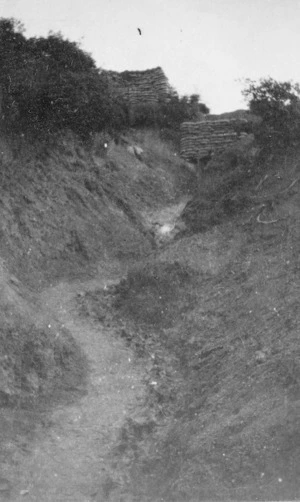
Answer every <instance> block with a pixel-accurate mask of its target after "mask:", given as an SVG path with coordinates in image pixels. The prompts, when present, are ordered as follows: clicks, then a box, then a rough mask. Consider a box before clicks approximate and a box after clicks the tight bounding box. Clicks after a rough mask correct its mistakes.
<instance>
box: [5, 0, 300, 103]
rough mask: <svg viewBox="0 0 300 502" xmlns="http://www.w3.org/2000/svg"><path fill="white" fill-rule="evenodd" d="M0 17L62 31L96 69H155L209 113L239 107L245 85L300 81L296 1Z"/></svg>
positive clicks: (34, 10)
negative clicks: (197, 98)
mask: <svg viewBox="0 0 300 502" xmlns="http://www.w3.org/2000/svg"><path fill="white" fill-rule="evenodd" d="M0 17H4V18H8V17H13V18H15V19H17V20H20V21H21V22H22V23H23V24H24V27H25V29H26V32H25V35H26V36H28V37H32V36H47V35H48V33H49V31H53V32H55V33H57V32H61V33H62V34H63V35H64V36H65V37H66V38H68V39H69V40H71V41H75V42H78V43H79V44H80V46H81V48H82V49H83V50H85V51H87V52H89V53H90V54H91V55H92V57H93V59H94V60H95V61H96V64H97V66H98V67H100V68H103V69H107V70H115V71H124V70H145V69H147V68H154V67H156V66H161V67H162V68H163V70H164V72H165V74H166V76H167V77H168V79H169V82H170V84H171V85H172V86H173V87H175V89H176V90H177V91H178V93H179V94H180V95H184V94H195V93H196V94H200V96H201V100H202V102H204V103H205V104H206V105H207V106H208V107H209V108H210V110H211V113H223V112H229V111H233V110H236V109H240V108H246V107H247V104H246V103H245V101H244V99H243V97H242V94H241V90H242V89H243V88H244V87H245V83H244V81H245V79H247V78H250V79H253V80H259V79H260V78H264V77H272V78H275V79H276V80H280V81H284V80H292V81H294V82H300V0H0ZM138 28H140V30H141V35H140V34H139V31H138Z"/></svg>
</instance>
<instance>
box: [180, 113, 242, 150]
mask: <svg viewBox="0 0 300 502" xmlns="http://www.w3.org/2000/svg"><path fill="white" fill-rule="evenodd" d="M246 124H247V121H246V120H202V121H199V122H183V124H181V139H180V152H181V156H182V157H183V158H184V159H185V160H201V159H203V158H204V157H207V156H208V155H210V154H212V153H216V152H220V151H223V150H224V149H226V148H227V147H228V146H230V145H231V144H232V143H234V142H235V141H237V140H238V139H239V137H240V134H241V129H242V126H243V125H246Z"/></svg>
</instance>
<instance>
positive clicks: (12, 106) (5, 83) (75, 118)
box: [0, 19, 125, 137]
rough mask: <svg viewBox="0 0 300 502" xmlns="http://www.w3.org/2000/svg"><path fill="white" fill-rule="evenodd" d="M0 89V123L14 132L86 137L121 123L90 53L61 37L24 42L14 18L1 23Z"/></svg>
mask: <svg viewBox="0 0 300 502" xmlns="http://www.w3.org/2000/svg"><path fill="white" fill-rule="evenodd" d="M0 85H1V89H2V122H3V123H4V126H6V127H7V128H9V129H12V130H16V131H24V130H25V131H34V132H35V133H40V132H45V131H46V132H55V131H58V130H62V129H70V130H72V131H74V132H75V133H77V134H79V135H80V136H82V137H86V136H88V135H89V134H90V133H92V132H96V131H100V130H102V129H104V128H112V127H115V128H117V127H118V126H119V125H122V123H123V122H124V120H125V118H124V110H123V109H122V103H120V101H119V100H117V99H115V96H114V95H113V94H112V92H111V89H110V87H109V84H108V82H107V79H105V77H104V76H103V75H102V73H101V72H100V71H99V70H98V69H97V67H96V64H95V62H94V60H93V59H92V57H91V56H90V55H89V54H87V53H86V52H84V51H83V50H81V49H80V47H78V45H77V44H76V43H75V42H70V41H69V40H65V39H64V38H63V37H62V35H61V34H53V33H51V34H50V35H49V36H48V37H47V38H43V37H40V38H29V39H26V38H25V36H24V29H23V26H22V25H21V23H19V22H18V21H15V20H13V19H0Z"/></svg>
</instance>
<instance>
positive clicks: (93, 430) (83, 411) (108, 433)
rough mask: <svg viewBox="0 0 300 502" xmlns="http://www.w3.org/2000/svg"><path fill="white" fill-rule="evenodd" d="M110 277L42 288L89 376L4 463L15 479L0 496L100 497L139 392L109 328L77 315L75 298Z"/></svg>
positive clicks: (137, 376)
mask: <svg viewBox="0 0 300 502" xmlns="http://www.w3.org/2000/svg"><path fill="white" fill-rule="evenodd" d="M111 282H112V281H111ZM111 282H109V281H105V280H103V279H101V280H93V281H88V282H86V283H78V282H77V283H73V284H69V283H60V284H58V285H57V286H54V287H51V288H49V289H47V290H45V291H44V292H43V293H42V295H41V301H42V302H43V304H44V307H45V311H47V315H48V316H49V314H52V315H53V317H55V318H58V320H60V321H61V322H62V323H63V324H64V326H65V327H66V328H67V329H68V330H69V331H70V332H71V334H72V335H73V337H74V338H75V340H76V341H77V342H78V344H80V345H81V346H82V348H83V350H84V351H85V353H86V355H87V357H88V360H89V366H90V368H89V369H90V378H89V382H88V386H87V389H86V392H85V395H84V396H83V397H82V398H81V399H80V400H79V401H78V402H73V403H71V404H69V405H65V404H62V405H60V406H58V407H57V408H56V409H55V410H54V411H53V412H52V413H51V416H50V418H49V417H48V420H47V424H46V425H45V424H44V425H43V426H42V425H40V426H38V427H37V429H36V431H35V434H34V435H33V441H32V443H31V444H29V445H28V444H27V445H26V449H25V450H23V451H22V450H19V451H18V452H17V451H16V453H15V458H14V461H13V462H12V465H10V468H9V478H10V480H14V482H13V483H14V484H12V485H11V490H9V489H5V486H4V485H3V490H2V492H1V491H0V500H6V499H7V500H14V501H16V502H18V501H20V500H24V498H26V500H28V501H30V502H31V501H36V502H48V501H49V502H50V501H51V502H53V501H67V500H70V501H78V502H84V501H89V500H105V491H106V490H107V489H109V488H107V487H106V484H107V466H106V462H105V456H106V454H107V453H108V451H109V448H110V447H111V445H112V443H113V442H114V441H115V439H116V436H117V434H118V431H119V429H120V427H121V425H122V423H123V422H124V419H125V417H126V415H127V413H128V412H129V410H130V409H131V408H132V407H135V406H137V405H138V402H139V400H140V399H141V398H142V396H143V385H142V383H141V376H142V372H141V369H140V368H138V366H137V365H136V364H134V359H133V354H132V352H131V351H130V350H129V349H128V348H125V346H124V345H123V343H122V342H121V341H119V340H117V338H116V337H114V334H113V332H112V330H109V329H107V328H106V329H100V328H99V325H97V326H96V325H93V323H92V321H91V320H89V319H80V318H79V317H78V316H77V314H76V311H75V310H74V299H75V297H76V295H78V293H79V294H84V293H85V292H87V291H89V290H93V289H94V288H98V289H99V288H105V287H107V285H108V284H111ZM8 448H9V445H8ZM25 495H26V497H25ZM1 497H2V499H1Z"/></svg>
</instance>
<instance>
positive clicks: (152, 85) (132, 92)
mask: <svg viewBox="0 0 300 502" xmlns="http://www.w3.org/2000/svg"><path fill="white" fill-rule="evenodd" d="M120 77H121V78H122V79H123V81H124V82H125V83H126V87H127V95H128V101H129V103H130V105H131V106H132V107H136V106H140V105H154V106H155V105H156V104H158V102H159V101H160V100H164V99H166V98H167V94H168V91H169V82H168V79H167V77H166V76H165V74H164V72H163V70H162V69H161V68H160V67H157V68H153V69H151V70H145V71H124V72H122V73H120Z"/></svg>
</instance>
